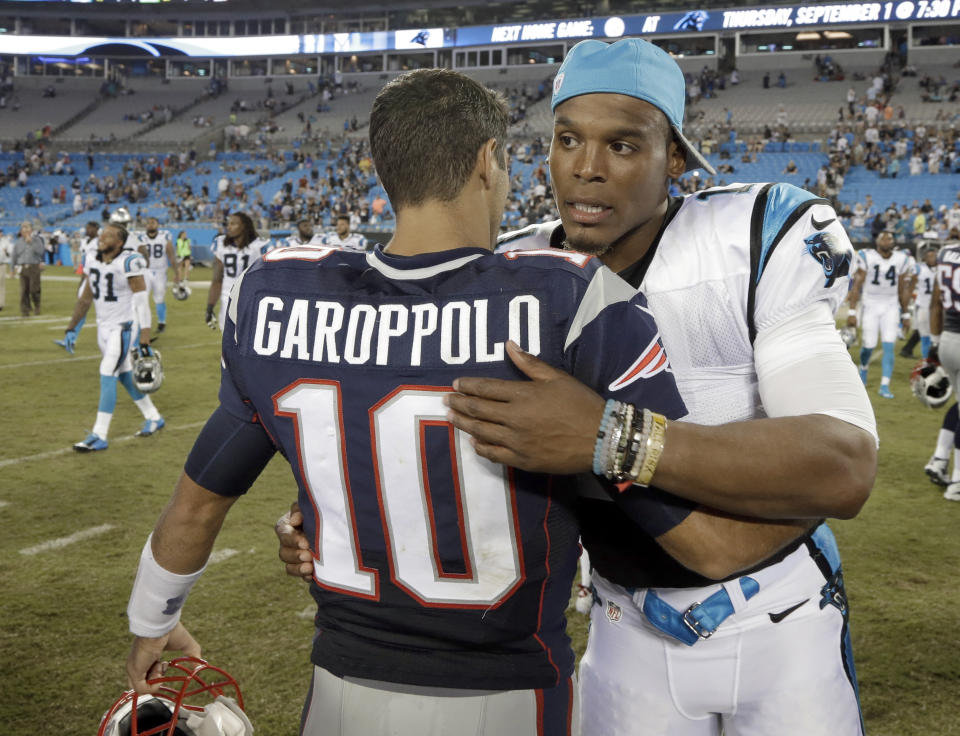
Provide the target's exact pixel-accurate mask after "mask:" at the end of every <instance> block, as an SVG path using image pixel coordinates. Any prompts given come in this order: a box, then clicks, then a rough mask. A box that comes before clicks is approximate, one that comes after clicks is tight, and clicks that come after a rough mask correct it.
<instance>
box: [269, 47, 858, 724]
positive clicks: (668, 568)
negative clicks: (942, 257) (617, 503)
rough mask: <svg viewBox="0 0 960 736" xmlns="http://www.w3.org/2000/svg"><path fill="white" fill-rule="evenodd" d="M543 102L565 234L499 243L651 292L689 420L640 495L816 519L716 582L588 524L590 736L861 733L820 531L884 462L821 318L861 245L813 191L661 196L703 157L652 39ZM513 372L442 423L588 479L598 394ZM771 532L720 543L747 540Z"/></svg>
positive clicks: (547, 376) (564, 74) (583, 53)
mask: <svg viewBox="0 0 960 736" xmlns="http://www.w3.org/2000/svg"><path fill="white" fill-rule="evenodd" d="M553 108H554V115H555V117H554V135H553V142H552V144H551V154H550V170H551V181H552V183H553V187H554V195H555V199H556V203H557V207H558V210H559V212H560V217H561V226H560V227H556V226H555V225H554V226H541V227H537V228H533V229H531V230H528V231H527V232H526V233H525V235H526V237H525V238H524V237H522V236H521V237H520V238H517V239H516V240H515V242H513V243H511V245H513V246H514V247H535V248H543V247H546V246H550V245H553V246H560V245H565V246H566V247H567V248H571V249H575V250H578V251H583V252H588V253H594V254H597V255H599V256H600V258H601V259H602V260H603V261H604V262H605V263H606V264H607V265H608V266H610V267H611V268H613V269H614V270H616V271H618V272H619V273H620V275H621V276H622V277H623V278H624V279H626V280H627V281H628V282H629V283H630V284H631V285H633V286H636V287H638V288H641V289H642V290H643V291H644V293H645V294H646V296H647V299H648V301H649V304H650V308H651V310H652V312H653V314H654V316H655V318H656V319H657V321H658V325H659V327H660V330H661V333H662V336H663V342H664V346H665V348H666V350H667V352H668V354H669V355H670V360H671V365H672V369H673V371H674V374H675V376H676V378H677V386H678V388H679V389H680V394H681V396H682V397H683V399H684V402H685V404H686V406H687V408H688V410H689V415H688V417H687V418H686V419H685V420H684V421H680V422H675V423H672V424H671V425H670V427H669V429H668V431H667V433H666V440H665V447H664V450H663V453H662V455H661V457H660V465H659V466H658V468H657V470H656V472H655V474H654V476H653V484H654V485H655V486H656V487H657V488H660V489H663V490H665V491H669V492H671V493H673V494H676V495H677V496H682V497H684V498H687V499H690V500H691V501H694V502H698V503H700V504H703V505H704V507H707V508H713V509H721V510H723V511H725V512H728V513H730V514H736V515H743V516H746V517H762V518H766V519H770V520H774V519H783V518H806V519H809V520H810V522H811V526H812V527H813V531H812V533H810V534H805V535H801V536H800V537H799V538H797V539H796V540H795V541H794V542H793V543H792V544H791V545H789V546H787V547H786V548H785V549H783V550H781V551H779V552H774V551H773V548H771V553H770V557H769V558H768V559H767V560H766V561H765V562H764V563H763V564H761V565H758V566H756V567H755V568H753V569H751V570H747V571H744V573H741V574H740V575H739V576H729V575H723V576H717V577H721V579H722V580H723V582H722V583H719V584H718V583H716V582H715V581H712V580H708V579H706V578H705V577H704V576H702V575H696V574H690V571H689V570H686V569H684V568H683V567H681V566H679V565H677V564H676V563H675V562H673V561H672V560H671V559H670V558H668V557H667V556H666V555H664V554H663V553H661V552H660V551H659V549H658V548H657V546H656V545H652V544H650V543H649V542H648V541H645V538H644V535H643V534H642V533H638V532H637V530H636V528H635V527H632V526H631V525H629V524H627V523H624V522H622V521H621V522H617V523H615V520H614V519H613V518H611V517H610V516H609V515H606V516H605V515H602V514H599V513H598V514H596V515H595V516H593V515H590V514H584V515H583V516H582V524H583V528H582V537H583V542H584V546H585V547H586V548H587V549H588V550H589V553H590V559H591V563H592V565H593V569H594V573H593V583H594V587H595V588H596V590H597V594H598V600H599V601H601V603H600V605H596V606H594V607H593V610H592V616H591V629H590V636H589V639H588V643H587V650H586V654H585V655H584V658H583V660H582V661H581V665H580V672H579V677H580V683H581V705H582V710H581V713H582V728H583V733H584V734H585V735H586V736H592V735H593V734H611V733H616V734H626V733H629V734H631V735H635V736H647V735H650V736H652V735H654V734H656V735H658V736H659V735H661V734H670V735H671V736H700V735H704V736H706V735H708V734H709V735H715V734H718V733H719V732H720V731H721V730H724V731H726V732H727V733H750V734H772V733H776V734H778V736H793V735H796V736H800V735H801V734H802V735H803V736H810V735H811V734H823V735H826V734H830V735H838V734H844V735H845V736H852V735H854V734H861V733H862V722H861V718H860V709H859V703H858V696H857V685H856V676H855V672H854V667H853V661H852V653H851V649H850V640H849V630H848V616H849V612H848V607H847V603H846V596H845V592H844V585H843V576H842V572H841V567H840V558H839V553H838V551H837V547H836V543H835V541H834V539H833V535H832V533H831V531H830V529H829V528H828V527H827V526H826V524H821V523H819V522H820V521H821V520H822V519H823V518H824V517H841V518H848V517H851V516H853V515H855V514H856V513H857V512H858V511H859V509H860V508H861V506H862V504H863V503H864V502H865V500H866V498H867V496H868V494H869V492H870V489H871V487H872V485H873V478H874V475H875V472H876V442H877V439H876V437H877V435H876V426H875V420H874V417H873V412H872V409H871V407H870V403H869V400H868V397H867V395H866V393H865V391H864V389H863V386H862V384H861V383H860V381H859V380H858V378H857V373H856V370H855V367H854V366H853V365H852V363H851V361H850V358H849V355H848V354H847V352H846V350H845V348H844V345H843V343H842V341H841V340H840V339H839V338H838V336H837V331H836V326H835V322H834V318H833V315H834V312H835V310H836V307H837V306H838V304H839V303H840V301H841V300H842V299H843V297H844V292H845V291H846V287H847V284H846V279H845V278H844V276H845V275H846V274H847V272H848V269H849V265H850V260H851V259H852V258H853V249H852V247H851V246H850V242H849V240H848V238H847V236H846V233H845V232H844V231H843V228H842V226H841V225H840V224H839V222H838V221H837V217H836V214H835V212H834V211H833V209H832V208H831V207H830V206H829V204H828V203H827V202H826V201H825V200H822V199H818V198H815V197H814V196H812V195H810V194H809V193H808V192H805V191H803V190H800V189H798V188H796V187H793V186H790V185H786V184H744V185H732V186H729V187H721V188H714V189H709V190H706V191H703V192H699V193H695V194H691V195H688V196H686V197H684V198H683V199H673V198H670V197H669V196H668V194H667V183H668V182H669V180H670V179H671V178H672V177H676V176H678V175H679V174H681V173H682V172H683V170H684V168H685V162H684V159H686V167H687V168H695V167H697V166H700V165H702V159H699V157H698V156H697V155H696V154H695V151H694V150H693V148H692V147H691V146H690V145H689V144H688V143H687V142H686V140H685V139H684V138H682V137H681V136H682V134H681V124H682V120H683V108H684V79H683V74H682V73H681V71H680V70H679V68H678V67H677V64H676V62H674V61H673V60H672V59H671V58H670V57H669V55H667V54H666V53H665V52H663V51H661V50H659V49H657V48H656V47H655V46H653V45H652V44H650V43H648V42H646V41H643V40H640V39H626V40H622V41H618V42H617V43H614V44H612V45H609V46H608V45H607V44H605V43H601V42H598V41H583V42H581V43H579V44H577V45H576V46H575V47H574V48H573V49H572V50H571V51H570V52H569V53H568V55H567V57H566V59H565V60H564V63H563V65H562V66H561V68H560V70H559V71H558V74H557V77H556V82H555V85H554V95H553ZM617 345H619V342H618V341H617V340H616V339H614V340H613V341H612V342H611V347H613V346H617ZM518 365H519V367H520V368H521V369H522V370H524V372H525V373H527V374H528V375H529V376H531V377H532V378H533V379H534V380H532V381H521V382H500V381H494V380H491V379H485V378H460V379H458V380H457V382H456V383H455V384H454V385H455V387H456V388H457V390H458V391H459V392H460V393H459V394H452V395H450V397H449V402H450V407H451V413H450V415H448V416H449V417H450V418H451V419H452V421H453V422H454V424H455V425H456V426H457V427H458V428H460V429H463V430H465V431H468V432H470V433H471V434H473V435H474V437H475V440H476V448H477V452H478V453H479V454H480V455H481V456H482V457H485V458H488V459H492V460H495V461H499V462H504V463H505V464H507V465H512V466H515V467H518V468H524V469H526V470H541V471H546V470H551V471H554V472H583V471H586V470H588V469H589V468H590V467H591V456H592V452H593V448H594V444H595V441H596V428H597V417H598V416H599V410H600V407H601V405H602V400H601V399H600V397H596V396H591V395H590V392H587V391H585V390H584V389H583V387H582V386H579V385H577V384H576V383H575V382H571V381H569V380H567V379H565V378H564V377H562V376H561V375H560V374H558V373H557V372H556V371H555V370H553V369H552V368H549V367H548V366H545V365H543V364H542V363H540V362H538V361H537V360H536V359H535V358H532V357H529V356H520V357H519V363H518ZM463 375H469V374H468V373H466V372H464V374H463ZM649 492H650V491H648V490H647V489H644V488H641V487H635V488H630V489H627V490H626V491H624V495H625V496H628V497H634V494H638V495H639V496H640V497H644V495H645V494H647V493H649ZM766 528H767V525H764V524H759V523H757V527H756V529H755V530H753V531H751V529H750V528H744V527H739V528H737V529H736V530H735V531H733V532H732V538H733V539H735V540H736V541H738V542H740V543H742V544H749V543H754V542H758V537H759V535H760V534H761V532H763V531H764V530H765V529H766ZM718 540H727V541H729V539H727V538H726V537H725V536H724V535H722V534H718V535H716V536H715V537H714V538H707V537H705V538H704V539H703V540H702V542H701V547H702V549H703V554H704V555H709V554H710V553H711V552H712V549H713V548H714V545H715V544H717V541H718ZM668 551H669V550H668ZM284 559H285V561H288V563H289V561H290V560H289V557H288V556H286V557H284ZM661 617H662V618H661ZM708 637H709V638H708Z"/></svg>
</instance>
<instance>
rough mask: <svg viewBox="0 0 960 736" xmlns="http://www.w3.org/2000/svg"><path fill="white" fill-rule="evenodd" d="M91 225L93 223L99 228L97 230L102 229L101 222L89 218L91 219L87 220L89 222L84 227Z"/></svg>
mask: <svg viewBox="0 0 960 736" xmlns="http://www.w3.org/2000/svg"><path fill="white" fill-rule="evenodd" d="M91 225H93V226H94V227H95V228H97V230H99V229H100V223H99V222H97V221H96V220H89V221H88V222H87V224H86V225H84V227H90V226H91Z"/></svg>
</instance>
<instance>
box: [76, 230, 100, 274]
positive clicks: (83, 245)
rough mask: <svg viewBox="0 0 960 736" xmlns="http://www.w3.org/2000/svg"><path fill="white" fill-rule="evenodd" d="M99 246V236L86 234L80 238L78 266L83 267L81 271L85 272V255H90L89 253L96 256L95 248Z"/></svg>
mask: <svg viewBox="0 0 960 736" xmlns="http://www.w3.org/2000/svg"><path fill="white" fill-rule="evenodd" d="M99 247H100V238H99V236H98V237H93V238H87V237H86V236H84V237H83V238H81V240H80V267H81V268H82V269H83V272H84V273H86V272H87V268H86V264H87V256H91V255H92V256H94V257H96V255H97V249H98V248H99Z"/></svg>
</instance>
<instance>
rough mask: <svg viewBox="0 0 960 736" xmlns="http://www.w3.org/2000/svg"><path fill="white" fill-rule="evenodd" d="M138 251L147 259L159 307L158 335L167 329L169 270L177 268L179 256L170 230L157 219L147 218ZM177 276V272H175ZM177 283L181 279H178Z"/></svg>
mask: <svg viewBox="0 0 960 736" xmlns="http://www.w3.org/2000/svg"><path fill="white" fill-rule="evenodd" d="M137 250H139V251H140V253H141V254H142V255H143V257H144V258H146V259H147V264H148V266H149V269H148V272H147V282H148V283H147V286H148V288H149V289H150V293H151V294H153V303H154V304H156V305H157V334H158V335H159V334H160V333H161V332H163V331H164V330H165V329H166V328H167V268H168V267H173V268H174V269H176V267H177V254H176V252H175V251H174V249H173V238H171V237H170V231H169V230H161V229H160V222H159V220H157V218H156V217H148V218H147V229H146V230H145V231H144V232H142V233H141V234H140V243H139V245H138V246H137ZM174 273H175V274H176V271H174ZM175 281H176V283H178V284H179V283H180V279H179V278H176V276H175Z"/></svg>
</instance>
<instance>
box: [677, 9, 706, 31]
mask: <svg viewBox="0 0 960 736" xmlns="http://www.w3.org/2000/svg"><path fill="white" fill-rule="evenodd" d="M709 17H710V14H709V13H708V12H707V11H706V10H691V11H690V12H689V13H685V14H684V16H683V17H682V18H681V19H680V20H678V21H677V22H676V23H675V24H674V26H673V30H675V31H702V30H703V24H704V23H706V22H707V18H709Z"/></svg>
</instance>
